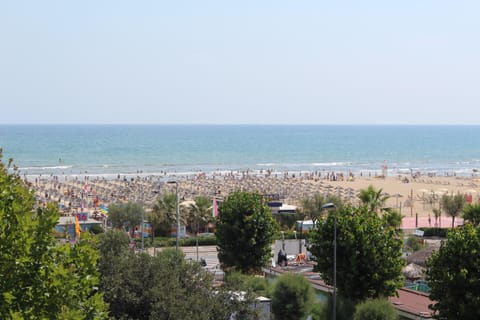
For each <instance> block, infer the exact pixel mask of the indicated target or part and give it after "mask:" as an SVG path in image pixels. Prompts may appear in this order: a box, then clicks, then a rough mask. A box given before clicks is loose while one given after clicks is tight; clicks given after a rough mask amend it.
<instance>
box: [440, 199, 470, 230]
mask: <svg viewBox="0 0 480 320" xmlns="http://www.w3.org/2000/svg"><path fill="white" fill-rule="evenodd" d="M465 203H466V202H465V198H464V197H463V195H461V194H460V193H457V194H456V195H448V194H444V195H443V196H442V208H443V211H445V213H446V214H448V215H449V216H450V217H452V229H453V228H455V217H456V216H457V215H459V214H460V213H461V212H462V210H463V207H464V206H465Z"/></svg>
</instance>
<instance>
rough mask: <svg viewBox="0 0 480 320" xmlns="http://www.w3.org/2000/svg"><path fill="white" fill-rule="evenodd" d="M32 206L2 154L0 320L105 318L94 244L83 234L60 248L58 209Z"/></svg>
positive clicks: (22, 186) (27, 194) (21, 184)
mask: <svg viewBox="0 0 480 320" xmlns="http://www.w3.org/2000/svg"><path fill="white" fill-rule="evenodd" d="M34 207H35V199H34V196H33V193H32V192H31V191H30V190H29V189H28V186H27V185H26V184H25V183H24V182H23V181H22V180H21V179H20V177H19V176H18V175H17V174H16V173H15V172H14V173H8V171H7V167H5V166H4V164H3V162H1V150H0V318H2V319H11V318H16V319H19V318H20V319H21V318H23V319H106V317H107V312H106V310H107V307H106V305H105V304H104V302H103V299H102V294H100V293H98V292H96V290H95V288H96V287H97V285H98V281H99V278H98V272H97V269H96V263H97V258H98V254H97V251H96V250H95V249H94V247H93V239H92V238H90V237H89V236H88V234H82V237H81V239H80V240H78V241H77V243H76V244H75V245H73V246H72V245H70V244H69V243H67V244H59V243H58V242H57V240H56V239H55V238H54V235H53V230H54V227H55V225H56V224H57V221H58V218H59V214H58V211H57V208H56V206H55V205H53V204H51V205H47V206H45V207H43V206H42V207H39V208H38V209H36V210H34Z"/></svg>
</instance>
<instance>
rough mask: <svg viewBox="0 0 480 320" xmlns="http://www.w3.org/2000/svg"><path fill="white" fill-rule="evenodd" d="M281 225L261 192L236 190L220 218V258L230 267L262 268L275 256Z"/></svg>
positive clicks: (226, 202) (245, 269)
mask: <svg viewBox="0 0 480 320" xmlns="http://www.w3.org/2000/svg"><path fill="white" fill-rule="evenodd" d="M276 229H277V224H276V222H275V220H274V219H273V217H272V213H271V211H270V209H269V208H268V206H266V205H265V204H264V203H263V200H262V196H261V195H260V194H258V193H248V192H234V193H232V194H231V195H229V196H228V197H227V198H226V199H225V201H224V202H223V204H222V205H221V206H220V208H219V215H218V217H217V220H216V236H217V250H218V259H219V260H220V263H221V264H222V265H223V266H224V267H226V268H231V267H233V268H235V269H237V270H238V271H241V272H243V273H248V272H249V271H258V270H259V269H260V268H261V267H263V266H264V265H266V264H267V262H268V261H269V260H270V258H271V244H272V241H273V236H274V234H275V232H276Z"/></svg>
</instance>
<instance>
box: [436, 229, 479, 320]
mask: <svg viewBox="0 0 480 320" xmlns="http://www.w3.org/2000/svg"><path fill="white" fill-rule="evenodd" d="M427 281H428V285H429V286H430V288H431V292H430V298H431V299H432V300H434V301H437V303H435V304H433V305H431V306H430V308H431V309H432V310H434V311H435V318H436V319H442V320H447V319H464V320H469V319H472V320H473V319H480V308H479V306H480V228H479V227H474V226H473V225H471V224H466V225H464V226H463V227H462V228H457V229H454V230H452V231H451V232H449V234H448V237H447V240H446V241H443V242H442V244H441V246H440V249H439V250H438V251H435V252H434V253H433V254H432V256H431V257H430V259H429V260H427Z"/></svg>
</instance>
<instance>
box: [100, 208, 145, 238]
mask: <svg viewBox="0 0 480 320" xmlns="http://www.w3.org/2000/svg"><path fill="white" fill-rule="evenodd" d="M144 212H145V209H144V208H143V206H142V205H141V204H140V203H136V202H130V201H129V202H127V203H113V204H111V205H109V206H108V215H109V219H110V222H111V223H112V226H113V227H114V228H125V229H128V230H129V231H130V236H132V237H133V235H134V232H135V227H137V226H139V225H140V223H141V221H142V215H144Z"/></svg>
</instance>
